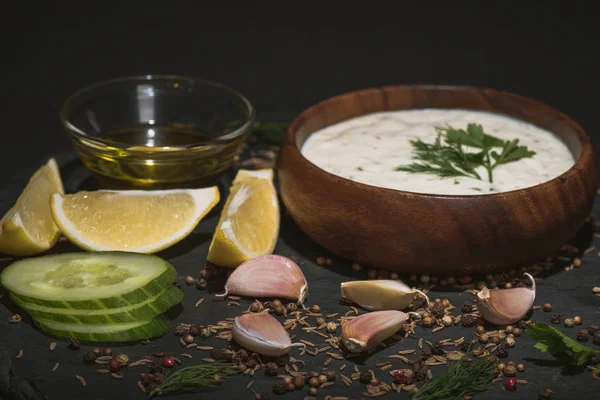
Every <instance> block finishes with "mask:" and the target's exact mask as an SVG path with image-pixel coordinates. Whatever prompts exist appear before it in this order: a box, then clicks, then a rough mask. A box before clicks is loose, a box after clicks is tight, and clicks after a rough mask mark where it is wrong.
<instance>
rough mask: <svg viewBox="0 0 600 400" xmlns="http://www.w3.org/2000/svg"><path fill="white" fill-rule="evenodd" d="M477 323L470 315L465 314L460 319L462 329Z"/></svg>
mask: <svg viewBox="0 0 600 400" xmlns="http://www.w3.org/2000/svg"><path fill="white" fill-rule="evenodd" d="M476 323H477V316H475V315H472V314H466V315H463V317H462V325H463V326H464V327H467V328H468V327H471V326H473V325H475V324H476Z"/></svg>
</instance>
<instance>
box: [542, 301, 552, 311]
mask: <svg viewBox="0 0 600 400" xmlns="http://www.w3.org/2000/svg"><path fill="white" fill-rule="evenodd" d="M544 311H545V312H550V311H552V304H550V303H545V304H544Z"/></svg>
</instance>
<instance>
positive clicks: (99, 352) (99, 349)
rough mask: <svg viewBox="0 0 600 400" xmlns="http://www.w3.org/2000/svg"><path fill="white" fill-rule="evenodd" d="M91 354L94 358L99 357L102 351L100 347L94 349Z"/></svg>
mask: <svg viewBox="0 0 600 400" xmlns="http://www.w3.org/2000/svg"><path fill="white" fill-rule="evenodd" d="M92 353H94V355H95V356H96V357H100V356H101V355H102V349H101V348H100V347H94V348H93V349H92Z"/></svg>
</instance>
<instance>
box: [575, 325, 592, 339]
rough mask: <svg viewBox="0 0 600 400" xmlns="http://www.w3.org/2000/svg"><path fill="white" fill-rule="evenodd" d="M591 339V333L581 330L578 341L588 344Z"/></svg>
mask: <svg viewBox="0 0 600 400" xmlns="http://www.w3.org/2000/svg"><path fill="white" fill-rule="evenodd" d="M589 339H590V332H589V331H588V330H587V329H585V328H581V329H580V330H579V333H578V334H577V340H579V341H580V342H587V341H588V340H589Z"/></svg>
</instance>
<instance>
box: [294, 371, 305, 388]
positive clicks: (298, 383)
mask: <svg viewBox="0 0 600 400" xmlns="http://www.w3.org/2000/svg"><path fill="white" fill-rule="evenodd" d="M303 387H304V377H302V376H301V375H296V376H295V377H294V388H296V389H298V390H300V389H302V388H303Z"/></svg>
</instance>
